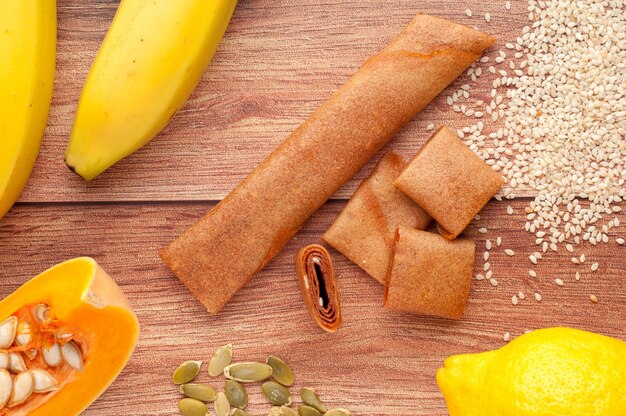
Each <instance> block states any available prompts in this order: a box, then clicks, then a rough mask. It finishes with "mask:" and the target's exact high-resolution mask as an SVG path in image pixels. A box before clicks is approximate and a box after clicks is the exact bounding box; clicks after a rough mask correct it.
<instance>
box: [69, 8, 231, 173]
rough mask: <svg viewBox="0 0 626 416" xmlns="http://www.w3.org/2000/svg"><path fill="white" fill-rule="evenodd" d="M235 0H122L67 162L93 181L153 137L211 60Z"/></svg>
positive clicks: (82, 100)
mask: <svg viewBox="0 0 626 416" xmlns="http://www.w3.org/2000/svg"><path fill="white" fill-rule="evenodd" d="M236 4H237V1H236V0H150V1H146V0H122V2H121V3H120V6H119V8H118V10H117V14H116V15H115V19H114V20H113V23H112V24H111V27H110V29H109V32H108V33H107V35H106V38H105V39H104V42H103V44H102V46H101V48H100V51H99V52H98V54H97V56H96V59H95V61H94V63H93V66H92V67H91V71H90V73H89V76H88V77H87V81H86V83H85V87H84V89H83V92H82V94H81V97H80V101H79V104H78V111H77V114H76V120H75V122H74V127H73V130H72V134H71V137H70V143H69V146H68V148H67V151H66V154H65V162H66V163H67V165H68V166H69V167H70V169H72V170H74V171H75V172H76V173H78V174H79V175H80V176H82V177H83V178H84V179H86V180H90V179H93V178H94V177H96V176H97V175H99V174H100V173H102V172H103V171H104V170H106V169H108V168H109V167H110V166H112V165H113V164H114V163H116V162H117V161H119V160H120V159H123V158H124V157H126V156H128V155H129V154H131V153H132V152H134V151H135V150H137V149H139V148H140V147H142V146H143V145H145V144H146V143H148V142H149V141H150V140H151V139H152V138H153V137H154V136H156V135H157V134H158V133H159V132H160V131H161V130H162V129H163V128H165V126H166V125H167V123H168V122H169V120H170V119H171V118H172V117H173V116H174V114H175V113H176V111H177V110H178V109H179V108H180V107H181V106H182V105H183V104H184V103H185V101H186V100H187V98H188V97H189V95H190V94H191V92H192V91H193V89H194V88H195V86H196V84H197V83H198V81H199V80H200V78H201V77H202V74H203V73H204V71H205V69H206V67H207V66H208V65H209V63H210V62H211V59H212V58H213V54H214V53H215V50H216V49H217V47H218V45H219V42H220V41H221V39H222V36H223V35H224V32H225V31H226V28H227V26H228V23H229V21H230V18H231V16H232V13H233V10H234V9H235V5H236Z"/></svg>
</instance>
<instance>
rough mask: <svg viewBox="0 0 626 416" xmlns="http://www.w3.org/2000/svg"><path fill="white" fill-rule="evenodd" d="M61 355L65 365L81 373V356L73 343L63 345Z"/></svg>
mask: <svg viewBox="0 0 626 416" xmlns="http://www.w3.org/2000/svg"><path fill="white" fill-rule="evenodd" d="M61 355H62V356H63V359H64V360H65V362H66V363H68V364H69V366H70V367H72V368H73V369H74V370H76V371H83V354H82V353H81V352H80V348H78V345H76V343H75V342H74V341H70V342H68V343H65V344H63V346H62V347H61Z"/></svg>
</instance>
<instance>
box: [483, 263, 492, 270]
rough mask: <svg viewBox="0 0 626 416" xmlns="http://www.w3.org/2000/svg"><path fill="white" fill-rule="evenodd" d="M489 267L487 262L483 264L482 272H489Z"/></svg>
mask: <svg viewBox="0 0 626 416" xmlns="http://www.w3.org/2000/svg"><path fill="white" fill-rule="evenodd" d="M490 267H491V265H490V264H489V262H486V263H485V264H483V270H484V271H487V270H489V268H490Z"/></svg>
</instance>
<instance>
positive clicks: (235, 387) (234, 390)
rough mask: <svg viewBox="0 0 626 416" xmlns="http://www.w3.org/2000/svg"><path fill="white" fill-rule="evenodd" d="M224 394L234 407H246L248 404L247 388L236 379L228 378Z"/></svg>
mask: <svg viewBox="0 0 626 416" xmlns="http://www.w3.org/2000/svg"><path fill="white" fill-rule="evenodd" d="M224 394H225V395H226V398H227V399H228V402H229V403H230V405H231V406H233V407H238V408H239V409H244V408H245V407H246V406H247V405H248V393H246V389H245V388H244V387H243V386H242V385H241V384H240V383H238V382H236V381H235V380H226V384H225V385H224Z"/></svg>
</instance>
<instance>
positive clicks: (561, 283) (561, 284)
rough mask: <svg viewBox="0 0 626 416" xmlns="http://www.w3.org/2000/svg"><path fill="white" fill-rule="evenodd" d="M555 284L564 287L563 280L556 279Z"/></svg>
mask: <svg viewBox="0 0 626 416" xmlns="http://www.w3.org/2000/svg"><path fill="white" fill-rule="evenodd" d="M554 283H556V284H557V285H558V286H563V281H562V280H561V279H554Z"/></svg>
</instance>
